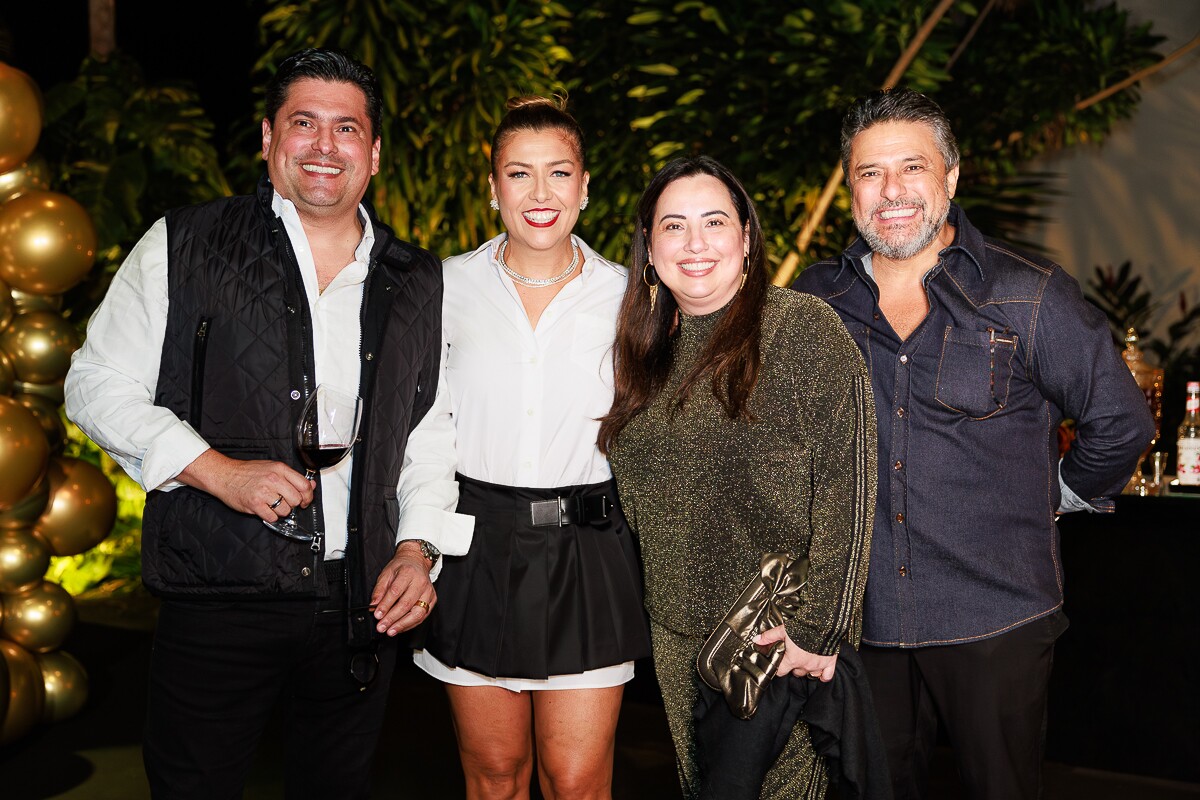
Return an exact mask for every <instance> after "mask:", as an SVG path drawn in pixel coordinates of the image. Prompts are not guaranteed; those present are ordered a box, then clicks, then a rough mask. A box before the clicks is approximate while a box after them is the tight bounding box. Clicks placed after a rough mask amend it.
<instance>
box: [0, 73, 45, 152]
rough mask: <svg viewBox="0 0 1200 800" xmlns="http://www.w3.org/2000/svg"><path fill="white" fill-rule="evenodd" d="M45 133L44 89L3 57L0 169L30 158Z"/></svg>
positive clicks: (0, 91) (0, 87)
mask: <svg viewBox="0 0 1200 800" xmlns="http://www.w3.org/2000/svg"><path fill="white" fill-rule="evenodd" d="M41 133H42V93H41V92H40V91H39V90H38V85H37V84H36V83H34V82H33V79H32V78H30V77H29V76H28V75H26V74H25V73H24V72H22V71H21V70H19V69H16V68H15V67H10V66H9V65H7V64H5V63H4V62H2V61H0V172H8V171H9V170H10V169H12V168H13V167H16V166H17V165H19V164H20V163H21V162H23V161H24V160H25V159H27V158H29V156H30V154H32V153H33V151H34V148H36V147H37V142H38V137H39V136H40V135H41Z"/></svg>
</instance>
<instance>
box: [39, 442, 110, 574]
mask: <svg viewBox="0 0 1200 800" xmlns="http://www.w3.org/2000/svg"><path fill="white" fill-rule="evenodd" d="M46 479H47V480H48V481H49V482H50V505H49V506H47V508H46V510H45V511H44V512H42V516H41V517H39V518H38V521H37V522H35V523H34V525H33V529H34V531H36V532H37V534H38V536H41V537H42V538H43V539H45V540H46V543H47V544H49V545H50V552H51V553H53V554H54V555H56V556H73V555H75V554H77V553H82V552H83V551H85V550H89V549H91V548H93V547H95V546H96V545H98V544H100V542H101V541H103V540H104V537H105V536H108V534H109V532H110V531H111V530H112V526H113V522H114V521H116V518H117V492H116V490H115V489H114V488H113V485H112V483H111V482H110V481H109V480H108V476H106V475H105V474H104V473H103V472H101V471H100V469H99V468H98V467H94V466H92V465H91V464H89V463H88V462H87V461H81V460H80V459H78V458H61V457H60V458H53V459H51V460H50V466H49V467H48V468H47V470H46Z"/></svg>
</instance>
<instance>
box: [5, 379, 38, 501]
mask: <svg viewBox="0 0 1200 800" xmlns="http://www.w3.org/2000/svg"><path fill="white" fill-rule="evenodd" d="M49 458H50V445H49V444H48V443H47V442H46V434H44V433H42V426H41V424H39V423H38V421H37V417H35V416H33V414H32V412H30V411H29V409H27V408H25V406H23V405H21V404H20V403H18V402H17V401H16V400H14V399H13V398H11V397H0V510H5V509H8V508H9V507H11V506H12V505H13V504H14V503H16V502H18V501H20V500H21V499H22V498H24V497H25V496H26V495H27V494H29V491H30V490H31V489H32V488H33V487H34V485H35V484H36V483H37V482H38V481H39V480H40V479H41V477H42V475H44V474H45V472H46V464H47V462H48V460H49Z"/></svg>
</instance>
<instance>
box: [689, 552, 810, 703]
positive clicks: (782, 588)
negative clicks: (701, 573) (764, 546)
mask: <svg viewBox="0 0 1200 800" xmlns="http://www.w3.org/2000/svg"><path fill="white" fill-rule="evenodd" d="M807 581H808V558H807V557H803V558H797V557H795V556H793V555H792V554H791V553H767V554H765V555H764V556H763V557H762V559H761V561H760V562H759V571H758V574H756V575H755V576H754V578H753V579H751V581H750V583H749V584H747V585H746V588H745V589H743V590H742V593H741V594H740V595H738V598H737V600H736V601H735V602H734V604H733V607H732V608H730V609H729V613H728V614H726V615H725V618H724V619H722V620H721V622H720V623H718V624H717V627H716V630H714V631H713V632H712V634H711V635H710V636H709V637H708V639H707V640H706V641H705V642H704V646H703V647H701V648H700V655H699V656H698V657H697V658H696V669H697V671H698V672H699V673H700V678H701V680H703V681H704V682H705V683H706V684H708V685H709V686H710V687H712V688H713V689H715V690H716V691H718V692H721V693H722V694H723V695H725V702H726V703H728V704H729V709H730V711H732V712H733V715H734V716H735V717H738V718H739V719H750V718H751V717H753V716H754V712H755V711H757V710H758V698H759V697H760V696H761V695H762V693H763V692H764V691H765V690H766V688H767V684H769V683H770V681H771V678H773V677H774V676H775V671H776V670H777V669H779V664H780V662H782V661H783V653H784V643H783V642H776V643H775V644H773V645H770V646H769V647H766V648H763V647H759V646H758V645H756V644H754V641H753V639H754V637H755V636H757V635H758V634H760V633H762V632H763V631H765V630H770V629H771V628H774V627H777V626H779V625H782V624H783V623H784V622H785V621H786V620H789V619H791V618H792V617H794V616H796V613H797V612H798V611H799V610H800V604H801V599H800V590H801V589H803V588H804V584H805V583H806V582H807Z"/></svg>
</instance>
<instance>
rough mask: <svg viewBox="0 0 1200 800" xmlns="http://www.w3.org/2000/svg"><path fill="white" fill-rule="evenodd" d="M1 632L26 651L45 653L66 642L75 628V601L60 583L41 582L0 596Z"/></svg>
mask: <svg viewBox="0 0 1200 800" xmlns="http://www.w3.org/2000/svg"><path fill="white" fill-rule="evenodd" d="M0 600H3V602H4V620H3V621H2V622H0V632H2V633H3V634H4V635H5V636H6V637H8V638H9V639H12V640H13V641H14V642H16V643H17V644H19V645H21V647H24V648H25V649H26V650H32V651H34V652H37V653H45V652H47V651H50V650H53V649H54V648H56V647H58V646H59V645H61V644H62V643H63V640H64V639H66V638H67V634H69V633H70V632H71V629H72V628H73V627H75V601H74V600H73V599H72V598H71V595H69V594H67V590H66V589H64V588H62V587H61V586H59V585H58V584H57V583H51V582H50V581H42V582H41V583H39V584H38V585H37V586H34V587H33V588H32V589H26V590H25V591H23V592H20V593H19V594H6V595H0Z"/></svg>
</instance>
